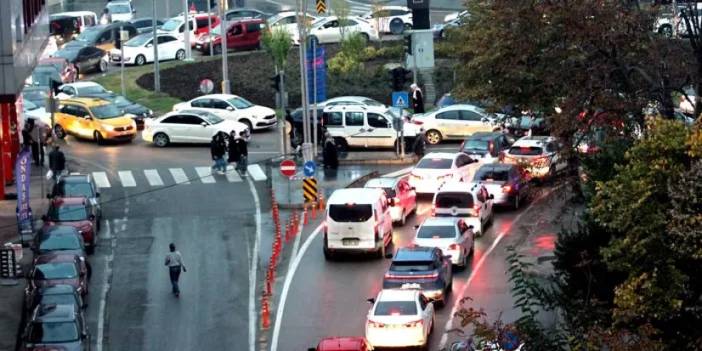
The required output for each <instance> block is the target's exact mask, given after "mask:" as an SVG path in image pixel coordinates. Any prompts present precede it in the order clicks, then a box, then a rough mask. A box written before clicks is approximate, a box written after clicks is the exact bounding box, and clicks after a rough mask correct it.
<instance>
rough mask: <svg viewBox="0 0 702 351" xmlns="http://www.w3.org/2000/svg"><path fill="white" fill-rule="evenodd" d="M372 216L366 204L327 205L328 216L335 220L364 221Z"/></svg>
mask: <svg viewBox="0 0 702 351" xmlns="http://www.w3.org/2000/svg"><path fill="white" fill-rule="evenodd" d="M371 216H373V207H372V206H371V205H368V204H345V205H329V217H331V219H333V220H334V221H335V222H365V221H367V220H368V219H370V218H371Z"/></svg>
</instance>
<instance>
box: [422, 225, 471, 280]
mask: <svg viewBox="0 0 702 351" xmlns="http://www.w3.org/2000/svg"><path fill="white" fill-rule="evenodd" d="M415 228H417V234H416V235H415V238H414V244H415V245H417V246H422V247H438V248H439V249H441V252H443V254H444V255H450V256H451V264H453V265H455V266H458V267H461V268H465V267H466V266H467V264H468V257H470V256H472V255H473V249H474V247H475V245H474V241H473V236H474V234H473V226H470V225H467V224H466V222H465V221H464V220H463V219H461V218H456V217H429V218H427V219H425V220H424V222H423V223H422V224H421V225H418V226H415Z"/></svg>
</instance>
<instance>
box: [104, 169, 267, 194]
mask: <svg viewBox="0 0 702 351" xmlns="http://www.w3.org/2000/svg"><path fill="white" fill-rule="evenodd" d="M140 173H143V176H142V175H141V174H140ZM111 175H112V176H113V177H114V178H116V180H115V181H114V182H113V183H114V184H115V185H113V184H111V183H110V176H108V174H107V172H92V176H93V179H94V180H95V185H97V186H98V187H99V188H110V187H113V186H114V187H118V186H122V187H124V188H134V187H137V186H139V183H140V182H142V183H143V182H144V180H145V181H146V183H147V184H148V186H150V187H159V186H166V185H168V186H171V185H186V184H208V185H209V184H216V183H241V182H242V181H243V179H242V177H241V175H240V174H239V172H238V171H236V170H235V169H234V167H233V166H227V172H226V173H225V174H224V178H222V177H221V176H218V175H217V174H213V173H212V168H211V167H205V166H201V167H192V168H168V171H167V172H166V171H165V170H161V171H159V170H157V169H145V170H143V171H142V172H139V171H131V170H122V171H117V172H116V174H115V173H112V174H111ZM169 175H170V176H169ZM246 176H248V177H251V179H252V180H253V181H255V182H260V181H264V180H266V179H268V176H266V173H265V171H264V170H263V168H262V167H261V166H260V165H258V164H253V165H249V166H248V167H247V172H246ZM225 179H226V181H225Z"/></svg>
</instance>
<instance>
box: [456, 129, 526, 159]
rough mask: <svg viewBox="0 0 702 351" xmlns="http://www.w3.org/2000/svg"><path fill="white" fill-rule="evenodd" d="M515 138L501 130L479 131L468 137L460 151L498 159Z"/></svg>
mask: <svg viewBox="0 0 702 351" xmlns="http://www.w3.org/2000/svg"><path fill="white" fill-rule="evenodd" d="M512 143H514V139H513V138H512V137H511V136H509V135H506V134H505V133H501V132H477V133H473V135H471V136H469V137H468V138H466V140H464V141H463V143H462V144H461V148H460V151H461V152H463V153H464V154H468V155H470V156H471V157H473V158H476V159H477V158H482V159H488V160H489V161H496V160H497V159H499V157H500V153H501V152H502V151H505V150H508V149H509V147H510V146H512Z"/></svg>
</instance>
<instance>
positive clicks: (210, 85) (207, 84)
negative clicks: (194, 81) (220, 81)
mask: <svg viewBox="0 0 702 351" xmlns="http://www.w3.org/2000/svg"><path fill="white" fill-rule="evenodd" d="M212 90H214V82H213V81H212V80H210V79H203V80H202V81H201V82H200V92H201V93H203V94H209V93H211V92H212Z"/></svg>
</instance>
